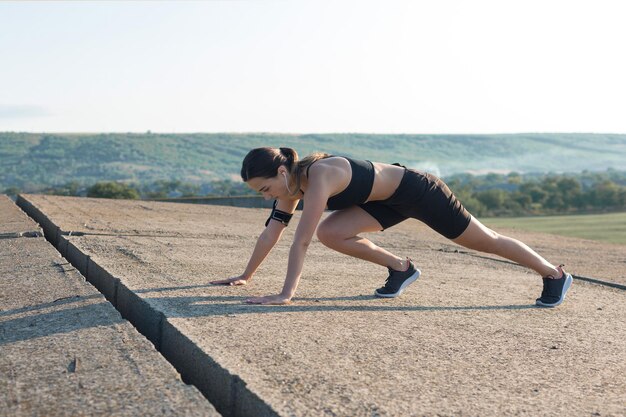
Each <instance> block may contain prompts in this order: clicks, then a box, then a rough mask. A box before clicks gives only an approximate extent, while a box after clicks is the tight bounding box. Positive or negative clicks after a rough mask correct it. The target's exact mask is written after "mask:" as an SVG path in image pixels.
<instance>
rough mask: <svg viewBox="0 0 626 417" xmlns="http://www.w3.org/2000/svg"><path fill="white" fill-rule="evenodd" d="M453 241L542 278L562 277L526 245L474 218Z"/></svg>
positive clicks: (552, 266)
mask: <svg viewBox="0 0 626 417" xmlns="http://www.w3.org/2000/svg"><path fill="white" fill-rule="evenodd" d="M452 241H453V242H454V243H457V244H459V245H461V246H465V247H466V248H469V249H474V250H478V251H481V252H488V253H493V254H495V255H499V256H502V257H503V258H507V259H510V260H511V261H514V262H517V263H519V264H520V265H523V266H525V267H528V268H530V269H532V270H534V271H536V272H537V273H538V274H540V275H541V276H542V277H546V276H552V277H554V278H560V277H561V272H560V271H559V270H557V269H556V268H555V267H554V265H552V264H550V263H549V262H548V261H546V260H545V259H544V258H543V257H541V256H540V255H539V254H538V253H537V252H535V251H534V250H532V249H531V248H529V247H528V246H527V245H526V244H524V243H522V242H520V241H519V240H516V239H513V238H510V237H507V236H503V235H501V234H499V233H496V232H494V231H493V230H491V229H489V228H488V227H487V226H485V225H483V224H482V223H481V222H479V221H478V220H476V219H475V218H474V217H472V219H471V221H470V224H469V226H468V227H467V229H465V231H464V232H463V233H462V234H461V235H460V236H459V237H457V238H455V239H452Z"/></svg>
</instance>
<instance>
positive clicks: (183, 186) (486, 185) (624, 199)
mask: <svg viewBox="0 0 626 417" xmlns="http://www.w3.org/2000/svg"><path fill="white" fill-rule="evenodd" d="M445 181H446V183H447V184H448V186H449V187H450V189H452V191H453V192H454V193H455V194H456V196H457V197H458V198H459V200H460V201H461V202H462V203H463V204H464V205H465V207H467V209H468V210H469V211H470V212H471V213H472V214H474V215H475V216H480V217H505V216H528V215H549V214H579V213H591V212H609V211H624V210H626V172H625V171H616V170H608V171H606V172H601V173H597V172H587V171H584V172H582V173H579V174H563V175H554V174H523V175H522V174H518V173H515V172H513V173H509V174H506V175H503V174H493V173H492V174H487V175H471V174H457V175H454V176H451V177H449V178H445ZM19 192H20V190H19V189H17V188H14V187H13V188H9V189H6V190H5V194H13V195H15V194H18V193H19ZM44 193H45V194H53V195H65V196H83V197H84V196H86V197H96V198H125V199H147V200H149V199H165V198H184V197H225V196H242V195H251V190H250V189H249V188H248V187H247V186H246V185H245V184H244V183H242V182H240V181H231V180H222V181H213V182H210V183H204V184H193V183H188V182H184V181H179V180H159V181H155V182H152V183H148V184H138V183H125V182H114V181H104V182H98V183H95V184H92V185H89V186H85V185H82V184H80V183H78V182H76V181H73V182H69V183H67V184H65V185H62V186H57V187H50V188H48V189H46V190H44Z"/></svg>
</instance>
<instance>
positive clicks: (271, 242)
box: [211, 200, 299, 285]
mask: <svg viewBox="0 0 626 417" xmlns="http://www.w3.org/2000/svg"><path fill="white" fill-rule="evenodd" d="M298 201H299V200H296V201H291V200H286V201H284V200H279V201H278V204H277V205H276V209H277V210H281V211H284V212H286V213H293V211H294V210H295V208H296V206H297V205H298ZM286 227H287V226H285V225H284V224H282V223H281V222H279V221H276V220H270V221H269V223H268V224H267V227H265V229H264V230H263V232H262V233H261V235H260V236H259V238H258V239H257V241H256V245H255V246H254V250H253V251H252V255H250V260H249V261H248V265H247V266H246V269H245V271H244V272H243V274H241V275H239V276H235V277H231V278H227V279H222V280H216V281H211V284H215V285H244V284H246V283H247V282H248V281H250V280H251V279H252V276H253V275H254V273H255V272H256V270H257V269H258V268H259V266H260V265H261V263H262V262H263V260H265V258H266V257H267V255H268V254H269V253H270V251H271V250H272V248H273V247H274V246H275V245H276V243H277V242H278V241H279V240H280V237H281V236H282V234H283V231H284V230H285V228H286Z"/></svg>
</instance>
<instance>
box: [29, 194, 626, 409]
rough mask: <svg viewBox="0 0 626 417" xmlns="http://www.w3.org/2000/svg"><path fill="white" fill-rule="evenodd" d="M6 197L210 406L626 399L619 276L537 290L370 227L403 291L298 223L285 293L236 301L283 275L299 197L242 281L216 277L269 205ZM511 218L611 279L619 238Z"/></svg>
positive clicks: (241, 252)
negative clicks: (384, 292) (386, 285)
mask: <svg viewBox="0 0 626 417" xmlns="http://www.w3.org/2000/svg"><path fill="white" fill-rule="evenodd" d="M18 203H19V204H20V205H21V206H22V207H24V208H25V210H26V211H27V212H28V213H29V214H30V215H31V216H33V217H34V218H36V219H38V221H39V222H40V223H41V224H42V225H44V231H45V232H46V235H47V237H49V238H50V239H51V240H52V241H53V242H55V244H56V245H57V246H58V247H59V248H60V249H61V251H62V252H65V253H67V257H68V259H70V260H71V261H72V263H73V264H74V265H76V266H77V267H78V268H79V269H81V270H82V271H84V273H85V274H86V276H87V279H88V280H90V281H92V282H94V284H95V285H97V286H98V287H99V288H101V290H102V291H103V292H104V293H105V295H106V296H107V298H108V299H109V300H111V301H112V302H113V303H114V305H116V307H117V308H118V309H119V310H120V311H121V312H122V315H123V316H124V317H128V318H129V319H130V320H131V321H133V322H134V323H135V324H136V325H137V326H138V328H139V329H140V330H141V331H142V333H144V334H146V335H147V337H149V339H150V340H152V341H153V343H154V344H155V346H157V347H158V348H159V349H160V350H161V351H162V352H163V354H164V356H165V357H166V358H168V360H170V361H171V362H172V363H173V364H174V365H175V366H176V367H177V369H179V371H180V372H181V373H182V374H183V378H185V379H187V380H189V381H190V382H193V383H194V384H196V385H197V386H198V387H199V388H200V389H201V390H202V391H203V393H205V395H207V396H208V397H209V398H210V400H211V402H212V403H213V404H215V406H216V408H217V409H218V410H219V411H220V412H222V413H223V414H224V415H228V416H230V415H233V416H244V415H254V416H258V415H282V416H320V415H329V416H333V415H336V416H435V415H462V416H464V415H467V416H500V415H528V416H536V415H545V416H557V415H559V416H560V415H599V416H605V415H614V416H618V415H626V406H625V404H626V402H625V394H624V393H625V392H626V365H625V363H626V362H625V361H624V357H625V356H626V326H625V324H624V323H626V308H625V307H626V298H625V297H624V295H625V293H624V291H623V290H620V289H616V288H609V287H606V286H601V285H596V284H590V283H587V282H581V281H575V283H574V286H573V287H572V289H571V290H570V293H569V294H568V299H567V300H566V302H565V303H564V304H563V305H561V306H560V307H559V308H556V309H540V308H536V307H535V306H534V300H535V298H536V297H537V296H539V294H540V292H541V280H540V279H539V277H537V276H536V275H534V273H531V272H530V271H527V270H526V269H524V268H522V267H519V266H517V265H513V264H510V263H508V262H503V261H502V260H499V259H496V257H493V256H490V255H483V254H478V253H475V252H471V251H466V250H464V249H463V248H460V247H458V246H456V245H454V244H452V243H451V242H449V241H447V240H445V239H444V238H441V237H439V236H438V235H436V234H435V233H434V232H432V231H430V230H429V229H427V228H425V227H423V226H422V225H421V224H420V223H419V222H417V221H413V220H409V221H407V222H405V223H402V224H401V225H399V226H397V227H395V228H393V229H391V230H389V231H386V232H385V233H380V234H370V235H368V237H369V238H371V239H372V240H373V241H375V242H376V243H377V244H380V245H381V246H383V247H385V248H387V249H389V250H391V251H392V252H395V253H397V254H399V255H406V256H410V257H411V258H413V259H414V260H415V261H416V264H417V265H418V266H419V267H420V269H421V270H422V273H423V274H422V277H421V278H420V279H419V280H418V281H417V282H416V283H415V284H414V285H412V286H411V287H410V288H409V289H408V290H407V291H406V292H405V293H404V294H403V296H402V297H401V298H399V299H394V300H383V299H376V298H374V297H373V296H372V293H373V291H374V289H375V288H377V287H378V286H380V285H381V284H382V283H383V282H384V280H385V277H386V269H384V268H381V267H378V266H375V265H370V264H368V263H366V262H363V261H359V260H356V259H352V258H350V257H347V256H344V255H341V254H338V253H336V252H333V251H331V250H329V249H327V248H325V247H324V246H322V245H321V244H320V243H319V242H317V241H315V240H314V242H313V244H312V245H311V247H310V248H309V253H308V255H307V260H306V262H305V268H304V272H303V276H302V280H301V283H300V287H299V289H298V293H297V295H296V298H295V299H294V304H292V305H289V306H251V305H245V304H243V300H245V298H247V297H249V296H254V295H263V294H270V293H276V292H278V291H279V290H280V288H281V287H282V283H283V280H284V274H285V271H286V264H287V262H286V259H287V253H288V250H289V243H290V241H291V238H292V236H293V232H294V230H295V227H296V225H297V221H298V216H299V214H296V215H295V216H294V219H293V220H292V224H291V226H290V227H289V228H288V231H287V232H286V233H285V236H284V237H283V240H282V241H281V242H279V244H278V245H277V246H276V248H275V249H274V251H273V252H272V254H270V256H269V257H268V259H266V261H265V263H264V265H263V266H262V267H261V269H260V270H259V271H258V272H257V275H256V277H255V278H254V279H253V281H251V282H250V284H249V285H247V286H245V287H216V286H210V285H208V284H207V283H208V281H210V280H212V279H216V278H221V277H227V276H231V275H235V274H239V273H241V272H242V271H243V269H244V267H245V264H246V262H247V260H248V257H249V254H250V253H251V251H252V248H253V245H254V242H255V239H256V237H257V236H258V233H260V232H261V230H262V228H263V223H264V222H265V219H266V218H267V215H268V211H267V210H259V209H238V208H230V209H228V210H225V209H224V208H222V207H211V206H195V205H180V204H168V203H147V202H133V201H113V200H96V199H77V198H66V197H51V196H35V195H29V196H22V198H21V199H20V200H19V201H18ZM70 232H71V233H70ZM509 234H510V233H509ZM514 236H515V237H518V238H520V237H521V238H522V240H524V241H526V243H529V244H530V245H531V246H533V247H534V248H535V249H537V250H538V251H539V252H540V253H542V254H544V255H546V257H547V258H548V259H549V260H551V261H552V262H555V263H559V262H562V263H565V264H566V265H568V268H567V269H568V270H569V271H571V272H573V273H575V274H576V273H577V274H580V275H588V276H594V277H598V278H603V279H605V280H610V281H613V282H624V263H625V262H626V256H625V254H626V251H625V250H624V247H623V246H617V245H610V244H601V243H595V242H589V241H584V240H580V239H566V238H560V237H558V238H557V237H554V236H548V235H541V234H536V233H535V234H530V233H519V232H516V234H515V235H514ZM457 251H459V252H457Z"/></svg>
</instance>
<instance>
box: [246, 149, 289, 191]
mask: <svg viewBox="0 0 626 417" xmlns="http://www.w3.org/2000/svg"><path fill="white" fill-rule="evenodd" d="M297 161H298V153H297V152H296V151H295V150H294V149H292V148H256V149H253V150H251V151H250V152H248V154H247V155H246V157H245V158H244V160H243V164H242V166H241V179H242V180H244V182H246V183H247V184H248V186H249V187H250V188H252V189H253V190H255V191H258V192H260V193H262V194H263V196H264V197H265V198H266V199H270V198H273V199H277V198H289V197H293V196H294V195H295V194H297V190H298V188H295V190H292V189H290V187H289V183H290V182H291V174H292V170H293V168H294V166H295V165H297ZM292 191H296V192H295V193H292Z"/></svg>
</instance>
